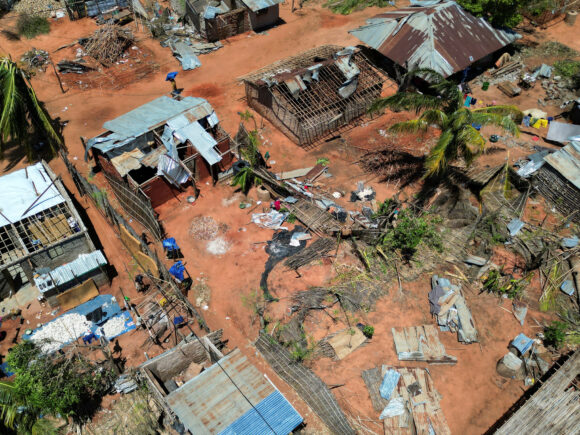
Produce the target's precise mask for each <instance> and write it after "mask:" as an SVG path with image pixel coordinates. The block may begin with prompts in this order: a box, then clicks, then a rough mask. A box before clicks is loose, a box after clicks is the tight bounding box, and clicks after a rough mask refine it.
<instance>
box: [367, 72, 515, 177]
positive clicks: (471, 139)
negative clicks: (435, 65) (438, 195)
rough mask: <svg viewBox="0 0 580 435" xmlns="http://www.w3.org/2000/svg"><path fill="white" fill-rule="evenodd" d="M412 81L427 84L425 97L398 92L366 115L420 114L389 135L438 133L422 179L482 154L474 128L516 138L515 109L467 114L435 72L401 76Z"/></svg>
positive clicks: (459, 97)
mask: <svg viewBox="0 0 580 435" xmlns="http://www.w3.org/2000/svg"><path fill="white" fill-rule="evenodd" d="M414 78H420V79H423V80H426V81H427V82H428V83H430V84H429V86H428V92H427V93H424V94H420V93H416V92H406V91H404V90H403V91H399V92H397V93H396V94H395V95H393V96H391V97H387V98H379V99H378V100H376V101H375V102H374V103H373V104H372V105H371V107H370V109H369V111H370V112H379V111H381V110H383V109H385V108H387V107H388V108H391V109H393V110H415V112H416V113H417V114H419V113H420V116H419V118H418V119H414V120H410V121H404V122H399V123H397V124H394V125H392V126H391V127H390V130H391V131H395V132H412V133H416V132H421V131H423V132H424V131H427V129H428V128H429V127H430V126H434V127H436V128H438V129H439V130H440V131H441V135H440V136H439V139H438V141H437V144H435V146H434V147H433V148H432V149H431V151H430V152H429V154H428V156H427V158H426V160H425V178H437V177H442V176H443V175H445V174H446V173H447V170H448V168H449V164H450V163H451V162H453V161H455V160H458V159H463V161H464V162H465V163H466V164H467V165H468V166H469V165H470V164H471V163H472V162H473V160H474V159H475V158H476V157H477V156H479V155H480V154H481V153H482V152H483V151H484V150H485V147H486V141H485V139H484V138H483V136H482V135H481V133H480V132H479V131H478V130H477V129H476V128H475V127H473V125H474V124H479V125H482V126H484V125H495V126H498V127H501V128H502V129H504V130H505V131H507V132H509V133H511V134H512V135H514V136H518V135H519V129H518V126H517V124H516V122H515V121H518V122H521V119H522V117H523V115H522V113H521V111H520V110H519V109H518V108H517V107H515V106H491V107H485V108H481V109H473V110H471V109H469V108H467V107H464V105H463V95H462V93H461V91H460V90H459V89H458V87H457V85H456V84H455V83H453V82H452V81H449V80H446V79H445V78H443V76H441V75H440V74H438V73H437V72H435V71H433V70H429V69H418V70H415V71H411V72H409V73H408V74H406V75H405V82H406V83H409V82H410V81H411V80H412V79H414ZM403 89H404V86H403ZM514 120H515V121H514Z"/></svg>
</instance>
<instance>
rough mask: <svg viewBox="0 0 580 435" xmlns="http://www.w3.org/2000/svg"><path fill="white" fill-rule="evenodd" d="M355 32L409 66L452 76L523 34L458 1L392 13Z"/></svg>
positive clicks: (371, 21)
mask: <svg viewBox="0 0 580 435" xmlns="http://www.w3.org/2000/svg"><path fill="white" fill-rule="evenodd" d="M350 33H351V34H353V35H354V36H356V37H357V38H358V39H360V40H361V41H363V42H364V43H366V44H367V45H369V46H370V47H372V48H374V49H376V50H378V51H379V52H380V53H381V54H383V55H384V56H386V57H388V58H389V59H391V60H393V61H395V62H396V63H398V64H399V65H401V66H403V67H406V68H408V69H411V68H413V67H418V68H430V69H433V70H435V71H437V72H439V73H441V74H443V75H444V76H446V77H447V76H449V75H451V74H453V73H455V72H458V71H461V70H463V69H465V68H466V67H468V66H469V65H471V64H472V63H473V62H475V61H477V60H479V59H481V58H483V57H485V56H487V55H488V54H490V53H493V52H494V51H496V50H499V49H500V48H502V47H504V46H506V45H508V44H510V43H512V42H514V41H515V40H516V39H518V38H519V37H520V36H519V35H518V34H517V33H514V32H511V31H507V30H499V29H494V28H493V27H491V26H490V25H489V24H488V22H487V21H486V20H484V19H483V18H476V17H474V16H473V15H471V14H470V13H468V12H466V11H464V10H463V9H462V8H461V7H460V6H459V5H457V4H456V3H455V2H442V3H438V4H434V5H432V6H426V7H407V8H402V9H397V10H394V11H388V12H385V13H382V14H379V15H377V16H375V17H373V18H371V19H369V20H367V25H365V26H362V27H359V28H358V29H355V30H351V31H350Z"/></svg>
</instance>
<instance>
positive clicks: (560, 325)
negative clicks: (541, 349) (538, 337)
mask: <svg viewBox="0 0 580 435" xmlns="http://www.w3.org/2000/svg"><path fill="white" fill-rule="evenodd" d="M567 329H568V326H567V325H566V324H565V323H564V322H558V321H554V322H552V324H551V325H550V326H548V327H547V328H546V329H544V343H545V344H547V345H549V346H553V347H554V348H556V349H560V348H561V347H562V345H563V344H564V340H566V330H567Z"/></svg>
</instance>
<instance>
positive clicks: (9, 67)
mask: <svg viewBox="0 0 580 435" xmlns="http://www.w3.org/2000/svg"><path fill="white" fill-rule="evenodd" d="M0 78H1V79H2V113H1V114H0V134H1V135H2V141H3V142H5V141H7V140H8V139H9V138H10V137H11V136H18V134H19V132H20V130H21V129H20V128H16V126H15V124H14V120H15V118H17V117H18V118H20V116H17V115H20V113H19V111H20V109H21V108H20V106H21V102H22V95H21V94H20V89H19V86H18V84H17V81H18V76H17V72H16V66H15V64H14V63H13V62H9V61H8V60H7V59H2V61H1V62H0Z"/></svg>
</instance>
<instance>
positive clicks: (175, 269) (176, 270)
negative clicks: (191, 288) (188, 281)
mask: <svg viewBox="0 0 580 435" xmlns="http://www.w3.org/2000/svg"><path fill="white" fill-rule="evenodd" d="M183 272H185V266H184V265H183V263H182V262H181V261H178V262H177V263H175V264H174V265H173V266H171V267H170V268H169V273H170V274H171V275H173V276H174V277H175V278H177V279H178V280H179V281H183Z"/></svg>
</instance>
